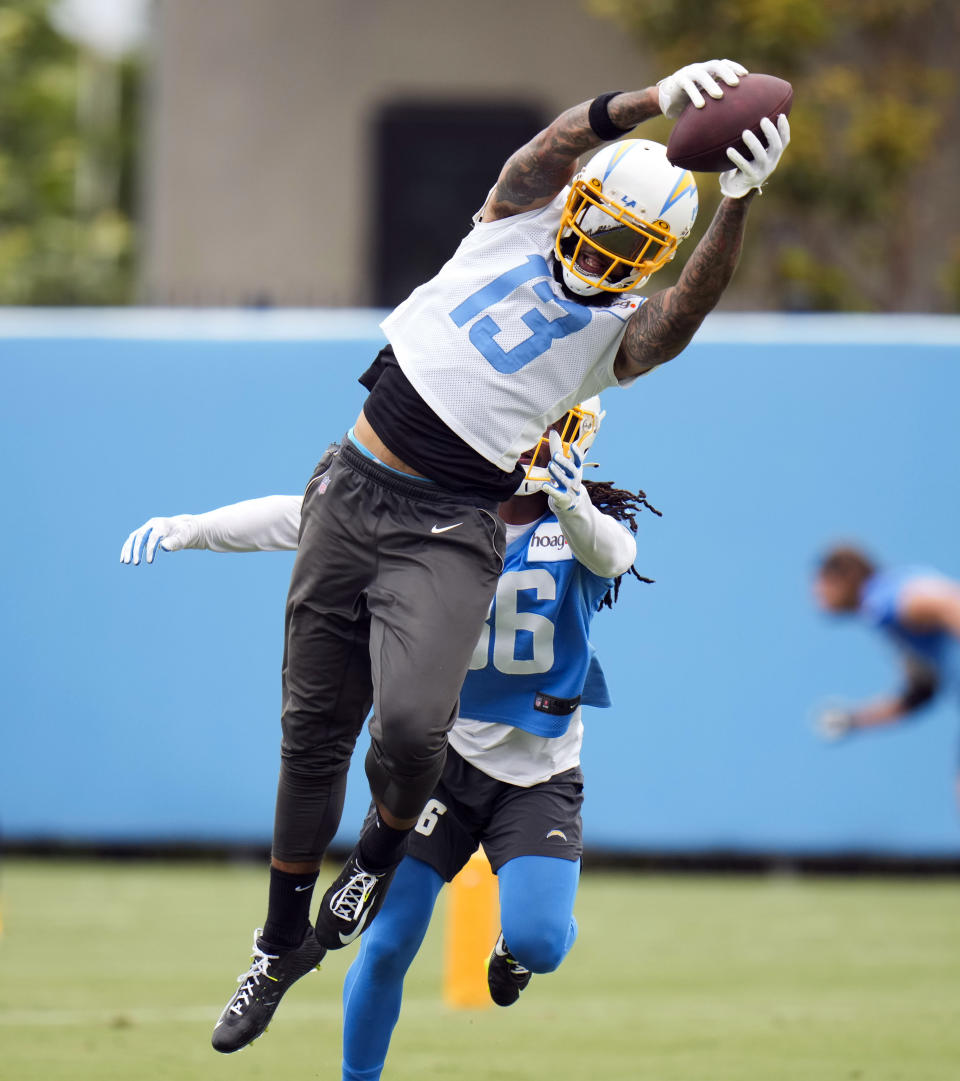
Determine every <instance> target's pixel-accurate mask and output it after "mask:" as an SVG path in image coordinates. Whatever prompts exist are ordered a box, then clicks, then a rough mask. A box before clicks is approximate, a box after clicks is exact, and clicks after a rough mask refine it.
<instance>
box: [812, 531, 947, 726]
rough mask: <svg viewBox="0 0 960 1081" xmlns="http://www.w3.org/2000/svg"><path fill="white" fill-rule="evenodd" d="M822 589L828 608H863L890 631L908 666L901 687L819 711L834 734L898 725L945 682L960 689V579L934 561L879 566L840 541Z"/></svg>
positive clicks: (819, 579) (818, 582)
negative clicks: (935, 565)
mask: <svg viewBox="0 0 960 1081" xmlns="http://www.w3.org/2000/svg"><path fill="white" fill-rule="evenodd" d="M814 595H815V597H816V599H817V602H818V604H819V605H820V607H821V608H823V609H824V610H826V611H828V612H835V613H848V614H851V615H855V616H857V617H859V618H860V619H861V620H863V621H864V622H865V623H867V624H868V625H869V626H871V627H874V628H876V629H877V630H878V631H880V632H881V633H882V634H884V635H885V636H886V637H887V638H888V639H890V641H892V642H893V643H894V645H895V646H896V648H897V649H898V651H899V652H900V654H901V657H902V659H903V665H904V683H903V686H902V688H901V690H900V691H899V693H897V694H893V695H889V696H886V697H884V698H880V699H877V700H876V701H873V702H868V703H865V704H863V705H860V706H856V707H851V708H848V709H828V710H826V711H825V712H824V713H823V714H822V715H821V716H820V718H819V727H820V731H821V733H822V734H823V735H824V736H825V737H826V738H828V739H838V738H840V737H842V736H845V735H847V734H849V733H851V732H853V731H856V730H859V729H864V728H876V727H878V726H881V725H888V724H894V723H896V722H897V721H900V720H902V719H903V718H904V717H907V716H909V715H910V714H912V713H914V712H915V711H916V710H917V709H919V708H920V707H921V706H923V705H925V704H926V703H927V702H929V701H930V700H931V699H932V698H933V697H934V695H935V694H936V693H937V691H938V690H939V689H940V688H941V687H942V686H944V685H946V686H952V687H953V689H954V690H958V689H960V664H958V661H960V583H958V582H955V581H953V580H952V579H951V578H947V577H946V576H944V575H943V574H941V573H940V572H939V571H936V570H933V569H931V568H928V567H894V568H881V567H877V566H876V565H875V564H874V562H873V560H871V559H870V557H869V556H867V555H866V554H865V553H864V552H862V551H860V550H859V549H857V548H852V547H837V548H833V549H831V550H830V551H829V552H827V553H826V555H825V556H824V557H823V559H822V560H821V562H820V566H819V568H818V570H817V575H816V578H815V580H814Z"/></svg>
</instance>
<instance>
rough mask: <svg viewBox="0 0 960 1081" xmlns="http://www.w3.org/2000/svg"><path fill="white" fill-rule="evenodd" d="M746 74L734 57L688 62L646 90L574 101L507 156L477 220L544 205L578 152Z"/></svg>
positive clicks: (565, 179)
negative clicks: (569, 107)
mask: <svg viewBox="0 0 960 1081" xmlns="http://www.w3.org/2000/svg"><path fill="white" fill-rule="evenodd" d="M746 73H747V69H746V68H745V67H743V65H742V64H737V63H735V62H734V61H732V60H707V61H704V62H703V63H697V64H688V65H687V66H686V67H683V68H681V69H680V70H679V71H677V72H674V74H673V75H670V76H668V77H667V78H666V79H662V80H661V81H660V82H659V83H658V84H657V85H656V86H648V87H647V88H646V89H645V90H632V91H627V92H624V93H617V94H616V95H614V96H610V95H601V97H600V98H596V99H594V100H593V101H583V102H581V103H580V104H579V105H574V106H573V108H572V109H567V110H566V112H563V113H561V114H560V115H559V116H558V117H557V119H556V120H554V121H553V123H552V124H550V125H549V126H548V127H546V128H544V130H543V131H541V132H540V133H539V134H538V135H535V136H534V137H533V138H532V139H531V140H530V142H529V143H527V144H526V145H525V146H522V147H520V149H519V150H518V151H516V153H514V154H512V155H511V156H510V157H509V158H508V159H507V162H506V164H505V165H504V167H503V169H502V171H501V173H500V177H499V179H498V180H497V183H496V186H495V187H494V189H493V191H492V192H491V193H490V197H489V199H487V203H486V206H485V207H484V208H483V213H482V214H481V215H480V220H481V221H498V220H499V219H501V218H509V217H512V216H513V215H514V214H522V213H523V212H524V211H526V210H536V209H537V208H538V207H541V206H546V205H547V203H549V202H550V201H551V200H552V199H554V198H555V197H556V195H557V194H558V193H559V192H561V191H562V190H563V189H564V187H566V185H567V184H568V183H569V182H570V180H571V178H572V177H573V175H574V173H576V171H577V166H578V164H579V159H580V155H581V154H585V153H586V152H587V151H588V150H595V149H596V148H597V147H598V146H603V144H604V143H607V142H611V141H612V140H614V139H618V138H619V137H620V136H621V135H626V134H627V133H628V132H630V131H632V130H633V129H634V128H635V127H636V126H637V125H638V124H642V123H643V122H644V120H649V119H650V118H651V117H654V116H660V114H661V113H663V114H664V115H666V116H670V117H677V116H679V115H680V113H681V112H682V110H683V108H684V106H686V105H687V104H689V103H690V102H693V104H694V106H695V107H696V108H698V109H701V108H703V105H704V97H703V93H702V92H701V91H704V92H706V93H707V94H708V95H709V96H710V97H712V98H721V97H723V89H722V87H721V86H720V80H722V81H723V82H725V83H726V84H727V85H728V86H736V85H737V83H739V81H740V78H739V77H740V76H741V75H745V74H746ZM605 99H609V100H605Z"/></svg>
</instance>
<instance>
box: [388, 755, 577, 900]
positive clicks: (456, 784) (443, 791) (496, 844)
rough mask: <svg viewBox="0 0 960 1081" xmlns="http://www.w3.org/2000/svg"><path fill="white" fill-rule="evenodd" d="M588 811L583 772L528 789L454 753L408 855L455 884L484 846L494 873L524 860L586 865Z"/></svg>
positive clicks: (412, 838) (571, 772)
mask: <svg viewBox="0 0 960 1081" xmlns="http://www.w3.org/2000/svg"><path fill="white" fill-rule="evenodd" d="M582 806H583V772H582V771H581V770H580V768H579V766H578V767H575V768H574V769H568V770H565V771H564V772H563V773H558V774H557V775H556V776H555V777H551V778H550V779H549V780H548V781H543V782H541V783H540V784H536V785H533V786H532V787H531V788H520V787H519V786H518V785H513V784H507V783H506V781H498V780H496V779H495V778H493V777H489V776H488V775H487V774H486V773H483V772H482V771H481V770H478V769H477V768H476V767H475V766H471V765H470V763H469V762H467V761H465V760H464V759H463V758H461V757H460V755H458V754H457V753H456V751H454V750H452V749H451V750H448V752H447V762H446V765H445V766H444V769H443V776H442V777H441V778H440V782H439V784H438V785H437V787H436V790H435V791H434V794H433V797H432V799H430V800H428V801H427V805H426V807H425V808H424V811H423V814H422V815H421V817H420V821H419V822H418V823H417V826H416V828H415V829H414V830H413V832H412V833H411V834H410V840H409V843H408V846H407V855H408V856H413V857H414V858H416V859H418V860H421V861H422V862H423V863H426V864H428V865H429V866H430V867H432V868H433V869H434V870H435V871H436V872H437V873H438V874H439V875H441V876H442V877H443V878H444V880H445V881H447V882H449V881H450V880H451V879H452V878H453V876H454V875H455V874H456V873H457V872H458V871H459V870H460V868H461V867H463V865H464V864H465V863H466V862H467V860H468V859H469V858H470V856H471V855H472V854H473V853H474V852H475V851H476V850H477V847H478V846H479V845H480V844H481V843H482V844H483V850H484V852H486V854H487V858H488V859H489V860H490V866H491V867H492V868H493V869H494V871H499V870H500V868H501V867H502V866H503V865H504V864H505V863H507V862H508V861H509V860H512V859H516V857H517V856H553V857H556V858H557V859H562V860H579V859H580V857H581V856H582V855H583V825H582V822H581V819H580V809H581V807H582Z"/></svg>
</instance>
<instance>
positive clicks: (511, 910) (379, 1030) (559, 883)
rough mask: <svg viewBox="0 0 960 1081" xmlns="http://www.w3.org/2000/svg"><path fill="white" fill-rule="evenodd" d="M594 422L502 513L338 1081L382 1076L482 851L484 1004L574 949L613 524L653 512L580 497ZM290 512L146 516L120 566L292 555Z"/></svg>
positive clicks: (245, 980) (279, 506)
mask: <svg viewBox="0 0 960 1081" xmlns="http://www.w3.org/2000/svg"><path fill="white" fill-rule="evenodd" d="M602 417H603V413H602V412H601V410H600V401H599V399H598V398H594V399H592V400H590V401H587V402H584V403H583V404H582V405H581V406H579V407H577V408H575V409H574V410H571V411H570V412H569V413H568V414H567V415H566V416H565V417H564V418H563V419H562V421H560V422H558V424H557V425H556V426H555V428H554V429H553V430H551V431H549V432H547V433H545V434H544V437H543V438H541V440H540V441H539V442H538V444H537V446H536V447H535V448H534V449H533V450H532V451H530V452H529V453H528V454H525V455H523V456H522V457H521V461H522V462H523V463H524V465H525V466H527V467H528V468H527V470H526V476H525V479H524V480H523V482H522V483H521V485H520V488H519V489H518V492H517V493H516V494H515V495H514V496H512V497H511V498H510V499H508V500H506V501H505V502H504V503H502V504H501V505H500V507H499V514H500V516H501V518H502V519H503V520H504V522H505V524H506V532H507V548H506V560H505V566H504V571H503V574H502V575H501V577H500V581H499V583H498V586H497V592H496V596H495V599H494V602H493V604H492V606H491V611H490V615H489V617H488V620H487V622H486V624H485V626H484V630H483V632H482V634H481V636H480V640H479V642H478V643H477V646H476V649H475V651H474V655H473V658H472V660H471V664H470V671H469V673H468V675H467V678H466V680H465V682H464V686H463V690H462V694H461V715H460V717H459V718H458V719H457V721H456V723H455V724H454V726H453V728H452V729H451V733H450V749H449V751H448V755H447V760H446V764H445V766H444V772H443V775H442V777H441V779H440V782H439V784H438V786H437V788H436V789H435V791H434V793H433V795H432V797H431V799H430V800H429V801H428V803H427V805H426V807H425V809H424V812H423V814H422V815H421V817H420V820H419V822H418V823H417V826H416V828H415V830H414V832H413V833H412V835H411V838H410V844H409V847H408V852H407V856H406V857H405V859H404V860H403V862H402V863H401V865H400V867H399V869H398V872H397V876H396V880H395V881H394V883H393V885H392V886H391V889H390V891H389V893H388V895H387V897H386V900H385V902H384V906H383V909H382V911H381V914H380V916H379V918H378V920H377V922H376V923H375V924H374V926H373V927H372V928H371V929H370V930H369V931H368V932H367V934H366V935H364V937H363V940H362V946H361V952H360V955H359V956H358V958H357V960H356V961H355V963H354V965H353V966H352V967H351V969H350V971H349V973H348V975H347V977H346V981H345V985H344V1073H343V1076H344V1079H345V1081H354V1079H360V1078H363V1079H364V1081H372V1079H373V1078H375V1077H379V1076H380V1071H381V1070H382V1067H383V1063H384V1060H385V1058H386V1053H387V1048H388V1045H389V1041H390V1037H391V1034H392V1031H393V1028H394V1025H395V1024H396V1021H397V1018H398V1016H399V1012H400V1002H401V994H402V987H403V979H404V976H405V974H406V971H407V969H408V968H409V966H410V963H411V962H412V960H413V958H414V956H415V955H416V953H417V951H418V949H419V947H420V944H421V942H422V941H423V937H424V935H425V933H426V930H427V927H428V925H429V922H430V918H431V915H432V912H433V907H434V903H435V901H436V898H437V895H438V894H439V892H440V889H441V887H442V885H443V883H444V882H445V881H447V882H449V881H450V880H451V879H452V878H453V877H454V875H455V874H456V873H457V872H458V871H459V870H460V869H461V868H462V867H463V865H464V864H465V863H466V861H467V860H468V859H469V857H470V855H471V854H472V853H473V852H474V851H475V850H476V849H477V847H478V845H479V844H480V843H482V844H483V845H484V849H485V851H486V853H487V855H488V857H489V858H490V861H491V864H492V866H493V869H494V871H495V872H497V874H498V877H499V883H500V904H501V920H502V926H503V932H502V934H501V936H500V938H499V940H498V941H497V943H496V945H495V947H494V950H493V952H492V954H491V957H490V961H489V967H488V983H489V987H490V993H491V996H492V997H493V1000H494V1001H495V1002H496V1003H498V1004H499V1005H501V1006H506V1005H510V1004H512V1003H513V1002H515V1001H516V1000H517V998H518V996H519V994H520V992H521V991H522V990H523V988H524V987H526V985H527V983H528V982H529V980H530V978H531V973H533V972H549V971H552V970H554V969H555V968H556V967H557V966H558V965H559V964H560V962H561V961H562V959H563V958H564V956H566V954H567V952H568V951H569V949H570V947H571V946H572V945H573V942H574V939H575V937H576V921H575V920H574V918H573V904H574V898H575V896H576V890H577V883H578V879H579V860H580V856H581V853H582V825H581V818H580V809H581V805H582V802H583V795H582V792H583V775H582V772H581V770H580V747H581V743H582V739H583V723H582V720H581V715H580V707H581V705H592V706H600V707H605V706H609V705H610V700H609V695H608V692H607V687H606V682H605V679H604V676H603V672H602V669H601V668H600V666H599V664H598V662H597V660H596V657H595V655H594V652H593V647H592V646H591V644H590V640H589V628H590V624H591V622H592V619H593V616H594V614H595V613H596V612H597V611H598V609H599V608H600V607H602V606H603V605H604V603H606V604H607V605H612V603H613V600H614V599H615V597H616V594H617V592H618V590H619V581H620V576H621V575H623V574H624V573H626V572H627V571H629V570H632V565H633V561H634V558H635V556H636V543H635V541H634V538H633V536H632V535H631V533H630V532H628V531H627V530H626V529H624V528H623V526H621V525H620V522H621V521H623V522H625V523H628V524H629V526H630V529H631V530H632V531H634V532H635V531H636V523H635V521H634V515H635V513H636V511H637V510H638V509H639V508H640V507H641V506H646V505H648V504H646V501H645V497H644V494H643V493H642V492H641V493H638V494H636V495H634V494H632V493H629V492H624V491H620V490H617V489H614V488H612V486H611V485H609V484H606V483H602V484H597V483H589V482H583V480H582V475H583V467H584V456H585V454H586V452H587V450H588V449H589V448H590V446H591V444H592V443H593V441H594V439H595V437H596V434H597V431H598V429H599V426H600V422H601V420H602ZM548 439H549V444H548ZM548 448H549V449H548ZM299 509H300V497H299V496H270V497H267V498H265V499H258V500H250V501H248V502H245V503H239V504H234V505H232V506H228V507H221V508H220V509H218V510H215V511H210V512H208V513H206V514H203V515H199V516H193V515H178V516H176V517H174V518H166V519H165V518H153V519H150V520H149V521H148V522H146V523H145V524H144V525H143V526H141V527H140V528H139V529H138V530H136V531H134V532H133V533H131V535H130V537H128V539H127V541H126V543H125V544H124V546H123V550H122V552H121V560H122V561H123V562H125V563H131V562H132V563H139V562H140V560H141V558H144V559H146V561H147V562H152V561H153V558H154V556H155V553H156V551H157V550H158V547H159V548H162V549H163V550H166V551H172V550H177V549H179V548H182V547H193V548H212V549H214V550H217V551H252V550H280V549H283V548H295V547H296V545H297V536H298V530H299V517H300V510H299ZM651 509H652V508H651ZM633 573H634V574H636V572H635V571H633ZM508 943H509V945H508ZM265 960H268V958H265V956H264V953H263V951H262V950H261V949H260V947H259V946H258V944H257V942H256V940H255V942H254V963H253V966H252V967H251V969H250V970H249V971H248V972H246V973H245V974H244V975H242V976H241V977H240V982H241V984H242V986H243V988H245V989H246V993H247V994H249V995H251V996H252V995H253V994H256V993H257V990H258V989H259V987H260V986H261V984H262V983H263V982H265V966H264V961H265Z"/></svg>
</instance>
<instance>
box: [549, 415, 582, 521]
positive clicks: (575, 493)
mask: <svg viewBox="0 0 960 1081" xmlns="http://www.w3.org/2000/svg"><path fill="white" fill-rule="evenodd" d="M547 472H548V473H549V474H550V477H551V481H550V483H548V484H545V485H544V486H543V491H545V492H546V493H547V495H548V496H549V502H550V509H551V510H552V511H553V512H554V513H555V514H561V513H562V512H563V511H568V510H573V508H574V507H575V506H576V505H577V502H578V501H579V499H580V496H581V495H582V494H583V486H582V481H583V455H582V454H581V453H580V451H579V450H577V448H576V447H573V446H571V448H570V453H569V454H567V453H566V452H565V451H564V449H563V440H562V439H561V438H560V436H559V434H558V433H557V432H555V431H554V430H553V429H551V430H550V461H549V463H548V464H547Z"/></svg>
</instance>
